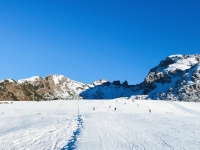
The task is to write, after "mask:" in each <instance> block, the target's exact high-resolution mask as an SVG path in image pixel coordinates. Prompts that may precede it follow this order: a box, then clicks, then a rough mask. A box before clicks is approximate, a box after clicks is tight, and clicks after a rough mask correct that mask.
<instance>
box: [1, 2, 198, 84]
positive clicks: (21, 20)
mask: <svg viewBox="0 0 200 150" xmlns="http://www.w3.org/2000/svg"><path fill="white" fill-rule="evenodd" d="M199 8H200V1H199V0H192V1H189V0H149V1H147V0H124V1H122V0H95V1H94V0H27V1H25V0H0V56H1V58H0V68H1V74H0V80H1V79H7V78H13V79H15V80H18V79H22V78H28V77H32V76H35V75H39V76H41V77H44V76H47V75H50V74H63V75H65V76H67V77H69V78H71V79H73V80H77V81H80V82H85V83H91V82H93V81H95V80H98V79H107V80H109V81H113V80H120V81H124V80H127V81H128V82H129V84H137V83H140V82H142V81H143V80H144V78H145V76H146V75H147V73H148V72H149V70H150V69H151V68H152V67H154V66H156V65H158V63H159V62H160V61H161V60H162V59H164V58H166V57H167V56H169V55H172V54H196V53H199V52H200V9H199Z"/></svg>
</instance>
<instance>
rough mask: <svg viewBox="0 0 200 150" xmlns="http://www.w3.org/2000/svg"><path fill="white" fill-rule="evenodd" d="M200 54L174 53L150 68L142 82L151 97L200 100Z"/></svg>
mask: <svg viewBox="0 0 200 150" xmlns="http://www.w3.org/2000/svg"><path fill="white" fill-rule="evenodd" d="M199 84H200V55H199V54H197V55H184V56H183V55H172V56H169V57H167V58H166V59H164V60H162V61H161V62H160V64H159V65H158V66H156V67H154V68H152V69H151V70H150V72H149V73H148V75H147V76H146V78H145V80H144V82H142V83H141V84H140V87H142V89H143V93H142V94H145V95H148V98H150V99H168V100H184V101H199V93H200V90H199V88H198V87H200V86H199Z"/></svg>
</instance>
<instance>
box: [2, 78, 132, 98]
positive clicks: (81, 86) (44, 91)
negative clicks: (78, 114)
mask: <svg viewBox="0 0 200 150" xmlns="http://www.w3.org/2000/svg"><path fill="white" fill-rule="evenodd" d="M133 94H134V92H133V91H132V90H130V88H129V85H128V83H127V82H124V83H123V84H121V83H120V81H114V82H113V83H110V82H109V81H106V80H97V81H95V82H93V83H92V84H85V83H81V82H77V81H73V80H71V79H69V78H67V77H65V76H63V75H50V76H47V77H44V78H42V77H39V76H34V77H31V78H28V79H21V80H18V81H15V80H13V79H7V80H3V81H0V100H50V99H83V98H84V99H85V98H87V99H110V98H117V97H129V96H131V95H133Z"/></svg>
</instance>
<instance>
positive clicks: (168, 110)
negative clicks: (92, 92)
mask: <svg viewBox="0 0 200 150" xmlns="http://www.w3.org/2000/svg"><path fill="white" fill-rule="evenodd" d="M116 100H117V101H116ZM5 103H6V102H1V103H0V114H1V115H0V120H1V122H0V150H15V149H16V150H20V149H21V150H22V149H29V150H36V149H37V150H38V149H43V150H75V149H77V150H102V149H107V150H116V149H119V150H142V149H147V150H149V149H156V150H157V149H159V150H172V149H174V150H179V149H180V150H184V149H188V150H199V147H200V142H199V139H200V120H199V117H200V103H194V102H191V103H187V102H173V101H151V100H136V101H135V102H133V101H132V100H128V99H122V98H121V99H114V100H93V101H91V100H79V101H77V100H74V101H63V100H58V101H41V102H27V101H26V102H13V103H11V102H9V104H5ZM7 103H8V102H7ZM78 106H79V107H78ZM94 107H95V110H93V108H94ZM109 107H110V108H109ZM115 107H116V108H117V109H116V111H114V108H115ZM78 108H79V111H78ZM149 109H151V113H150V112H149ZM78 112H79V117H78Z"/></svg>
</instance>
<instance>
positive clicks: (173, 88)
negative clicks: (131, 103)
mask: <svg viewBox="0 0 200 150" xmlns="http://www.w3.org/2000/svg"><path fill="white" fill-rule="evenodd" d="M131 96H132V98H133V99H141V98H145V99H161V100H180V101H199V97H200V55H199V54H196V55H171V56H168V57H167V58H165V59H164V60H162V61H161V62H160V63H159V65H158V66H156V67H154V68H152V69H150V71H149V73H148V75H147V76H146V78H145V79H144V81H143V82H141V83H140V84H136V85H128V82H127V81H124V82H123V83H121V82H120V81H119V80H117V81H113V82H109V81H107V80H97V81H95V82H93V83H92V84H86V83H81V82H77V81H74V80H71V79H69V78H67V77H65V76H63V75H49V76H47V77H44V78H42V77H39V76H34V77H31V78H28V79H21V80H18V81H15V80H13V79H7V80H3V81H0V100H50V99H113V98H119V97H131Z"/></svg>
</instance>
